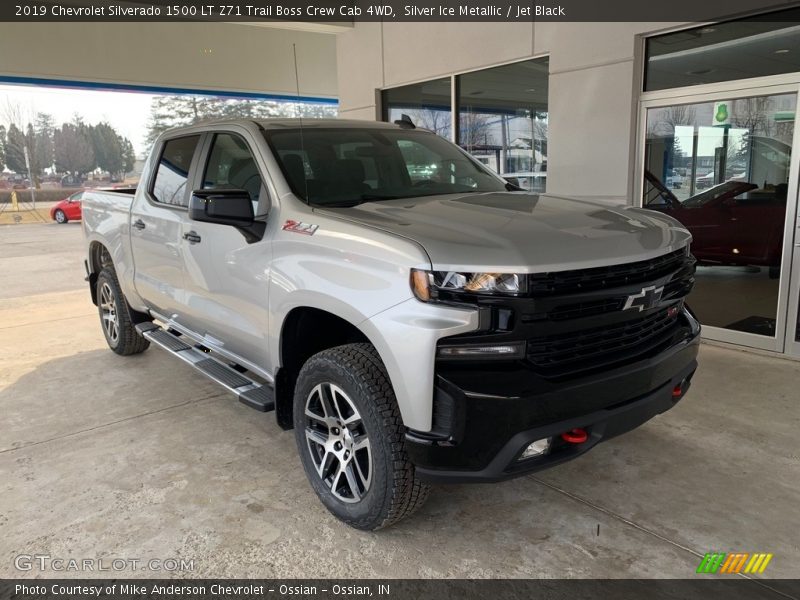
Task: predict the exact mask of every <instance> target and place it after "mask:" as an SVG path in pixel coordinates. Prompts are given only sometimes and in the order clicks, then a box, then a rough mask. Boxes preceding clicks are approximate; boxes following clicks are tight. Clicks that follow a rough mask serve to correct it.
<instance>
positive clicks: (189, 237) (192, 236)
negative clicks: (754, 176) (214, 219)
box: [183, 231, 202, 244]
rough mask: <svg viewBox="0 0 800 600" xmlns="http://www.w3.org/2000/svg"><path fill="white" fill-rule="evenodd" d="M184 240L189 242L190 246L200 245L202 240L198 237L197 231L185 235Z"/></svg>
mask: <svg viewBox="0 0 800 600" xmlns="http://www.w3.org/2000/svg"><path fill="white" fill-rule="evenodd" d="M183 239H185V240H186V241H188V242H189V243H190V244H199V243H200V240H201V239H202V238H201V237H200V236H199V235H197V232H196V231H190V232H188V233H184V234H183Z"/></svg>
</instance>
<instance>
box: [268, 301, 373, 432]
mask: <svg viewBox="0 0 800 600" xmlns="http://www.w3.org/2000/svg"><path fill="white" fill-rule="evenodd" d="M361 342H366V343H369V344H372V345H373V346H375V344H373V342H372V340H370V339H369V337H368V336H367V335H366V334H365V333H364V332H363V331H362V330H361V329H360V328H359V327H358V326H357V325H356V324H355V323H353V322H352V321H351V320H348V319H346V318H344V317H343V316H341V315H336V314H334V313H332V312H330V311H328V310H325V309H321V308H317V307H314V306H296V307H294V308H292V309H291V310H290V311H289V312H288V313H287V314H286V317H285V318H284V319H283V322H282V326H281V332H280V335H279V337H278V356H279V359H280V360H279V364H280V366H279V368H278V370H277V372H276V376H275V416H276V418H277V421H278V424H279V425H280V426H281V427H282V428H283V429H291V428H292V427H293V415H292V411H293V408H292V407H293V402H294V390H295V385H296V383H297V376H298V374H299V373H300V369H301V368H302V366H303V365H304V364H305V362H306V361H307V360H308V359H309V358H311V357H312V356H313V355H314V354H317V353H318V352H322V351H323V350H327V349H329V348H334V347H336V346H341V345H344V344H352V343H361Z"/></svg>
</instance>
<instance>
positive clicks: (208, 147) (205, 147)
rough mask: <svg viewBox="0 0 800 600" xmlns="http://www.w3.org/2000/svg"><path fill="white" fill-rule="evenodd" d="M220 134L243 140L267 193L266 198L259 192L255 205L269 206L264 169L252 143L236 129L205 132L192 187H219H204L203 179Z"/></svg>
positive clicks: (262, 186) (262, 187) (268, 193)
mask: <svg viewBox="0 0 800 600" xmlns="http://www.w3.org/2000/svg"><path fill="white" fill-rule="evenodd" d="M220 135H229V136H231V137H236V138H239V139H240V140H242V142H244V145H245V146H246V147H247V151H248V152H250V156H251V158H252V159H253V163H254V164H255V166H256V169H257V170H258V175H259V177H261V191H262V192H264V193H266V195H267V197H266V199H264V198H262V197H261V195H260V193H259V197H258V200H257V201H256V206H257V207H258V208H262V207H264V205H265V204H266V205H267V208H268V209H269V208H271V204H272V203H271V202H270V200H269V198H270V197H271V195H270V192H269V186H268V185H267V181H268V179H267V178H266V177H265V176H264V169H263V168H261V166H260V165H259V164H258V159H257V158H256V153H255V151H254V150H253V145H252V144H251V143H249V142H248V141H247V138H246V137H245V136H243V135H242V134H241V133H239V132H237V131H231V130H228V129H217V130H214V131H208V132H206V135H205V139H204V140H203V143H202V147H201V148H200V150H201V156H200V159H201V160H200V161H199V162H200V164H198V165H197V166H198V169H197V177H195V178H194V186H195V188H194V189H204V190H206V189H210V190H213V189H219V188H206V187H204V186H205V181H206V180H205V175H206V171H208V165H209V163H210V162H211V156H212V155H213V154H214V143H215V142H216V140H217V137H219V136H220ZM251 200H252V198H251ZM256 216H258V211H256Z"/></svg>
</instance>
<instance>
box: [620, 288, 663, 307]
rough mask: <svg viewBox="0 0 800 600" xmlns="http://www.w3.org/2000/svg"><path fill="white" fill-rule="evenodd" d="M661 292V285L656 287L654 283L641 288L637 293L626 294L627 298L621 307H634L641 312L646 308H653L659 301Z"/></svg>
mask: <svg viewBox="0 0 800 600" xmlns="http://www.w3.org/2000/svg"><path fill="white" fill-rule="evenodd" d="M663 293H664V286H663V285H662V286H661V287H660V288H657V287H656V286H654V285H651V286H650V287H646V288H642V291H641V292H639V293H638V294H631V295H630V296H628V299H627V300H625V306H623V307H622V310H631V309H634V308H635V309H636V310H638V311H639V312H642V311H643V310H645V309H646V308H653V307H654V306H656V305H657V304H658V303H659V302H661V294H663Z"/></svg>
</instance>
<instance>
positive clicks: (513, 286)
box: [411, 269, 527, 302]
mask: <svg viewBox="0 0 800 600" xmlns="http://www.w3.org/2000/svg"><path fill="white" fill-rule="evenodd" d="M411 289H412V290H413V291H414V295H415V296H416V297H417V298H418V299H420V300H422V301H423V302H430V301H431V300H436V299H437V298H438V295H439V292H456V293H458V292H461V293H468V294H489V295H511V296H516V295H518V294H522V293H525V292H526V291H527V278H526V277H525V276H524V275H517V274H516V273H459V272H456V271H421V270H419V269H411Z"/></svg>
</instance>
